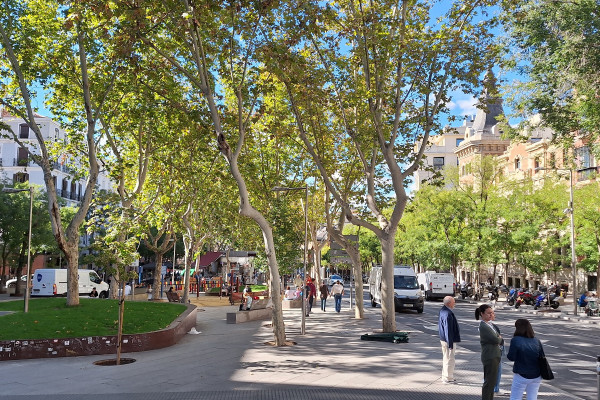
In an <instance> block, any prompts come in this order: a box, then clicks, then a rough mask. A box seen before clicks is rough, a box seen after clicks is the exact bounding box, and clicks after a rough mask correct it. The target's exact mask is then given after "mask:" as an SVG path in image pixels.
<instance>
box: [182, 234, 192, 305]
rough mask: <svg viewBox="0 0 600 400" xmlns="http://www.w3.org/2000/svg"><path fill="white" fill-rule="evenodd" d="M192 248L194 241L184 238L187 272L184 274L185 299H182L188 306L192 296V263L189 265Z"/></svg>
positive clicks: (184, 260)
mask: <svg viewBox="0 0 600 400" xmlns="http://www.w3.org/2000/svg"><path fill="white" fill-rule="evenodd" d="M191 246H192V241H191V240H190V239H189V237H187V238H186V237H185V236H184V237H183V247H184V251H185V252H184V256H183V265H185V272H184V278H183V283H184V285H183V297H182V301H183V303H184V304H187V303H188V302H189V296H190V263H189V259H190V252H191Z"/></svg>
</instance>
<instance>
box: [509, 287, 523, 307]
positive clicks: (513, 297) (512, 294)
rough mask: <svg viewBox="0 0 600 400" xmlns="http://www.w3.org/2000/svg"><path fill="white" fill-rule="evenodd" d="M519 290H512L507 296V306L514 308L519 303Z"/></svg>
mask: <svg viewBox="0 0 600 400" xmlns="http://www.w3.org/2000/svg"><path fill="white" fill-rule="evenodd" d="M519 290H520V289H518V288H510V290H509V291H508V293H507V294H506V304H508V305H509V306H511V307H512V306H514V305H515V303H516V301H517V295H518V294H519Z"/></svg>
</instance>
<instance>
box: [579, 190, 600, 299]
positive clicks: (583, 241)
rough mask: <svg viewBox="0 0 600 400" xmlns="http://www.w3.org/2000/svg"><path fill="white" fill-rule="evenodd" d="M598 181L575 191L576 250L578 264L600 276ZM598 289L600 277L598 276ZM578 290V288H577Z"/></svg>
mask: <svg viewBox="0 0 600 400" xmlns="http://www.w3.org/2000/svg"><path fill="white" fill-rule="evenodd" d="M598 186H599V184H598V182H597V181H592V182H590V183H589V184H587V185H584V186H581V187H578V188H576V190H575V193H574V196H573V197H574V200H573V202H574V203H575V204H574V206H573V207H574V208H575V222H576V232H577V238H576V240H577V242H576V250H577V254H578V256H580V257H581V256H583V258H582V259H581V260H580V261H578V266H579V267H580V268H583V269H584V270H585V271H588V272H594V271H595V272H596V276H597V277H600V190H599V187H598ZM596 279H597V280H596V282H597V283H596V285H597V286H596V290H598V289H597V288H598V287H599V286H598V279H599V278H596ZM575 290H576V288H575Z"/></svg>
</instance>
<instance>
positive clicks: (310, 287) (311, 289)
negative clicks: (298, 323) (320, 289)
mask: <svg viewBox="0 0 600 400" xmlns="http://www.w3.org/2000/svg"><path fill="white" fill-rule="evenodd" d="M315 297H317V287H316V286H315V284H314V283H313V281H312V279H310V277H308V278H306V298H307V299H308V307H307V308H306V316H307V317H308V316H309V314H310V313H311V311H312V306H313V302H314V301H315Z"/></svg>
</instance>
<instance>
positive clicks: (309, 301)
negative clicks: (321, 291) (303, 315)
mask: <svg viewBox="0 0 600 400" xmlns="http://www.w3.org/2000/svg"><path fill="white" fill-rule="evenodd" d="M313 301H315V298H314V297H313V296H309V297H308V310H307V311H306V312H307V313H309V312H311V311H312V305H313Z"/></svg>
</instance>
